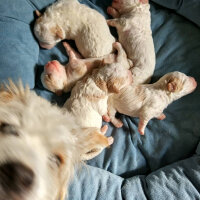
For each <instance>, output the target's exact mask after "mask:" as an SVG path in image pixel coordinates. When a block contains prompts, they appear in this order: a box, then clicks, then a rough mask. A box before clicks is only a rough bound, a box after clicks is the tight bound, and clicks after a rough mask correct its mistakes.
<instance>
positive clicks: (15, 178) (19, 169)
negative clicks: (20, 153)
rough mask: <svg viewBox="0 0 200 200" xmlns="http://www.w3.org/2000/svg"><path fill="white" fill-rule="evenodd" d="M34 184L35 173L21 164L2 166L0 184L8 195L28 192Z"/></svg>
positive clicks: (8, 163)
mask: <svg viewBox="0 0 200 200" xmlns="http://www.w3.org/2000/svg"><path fill="white" fill-rule="evenodd" d="M33 182H34V172H33V171H32V170H31V169H30V168H29V167H27V166H25V165H24V164H22V163H20V162H7V163H4V164H2V165H0V184H1V187H2V188H3V190H4V191H5V192H7V193H15V194H21V193H24V192H27V190H29V189H30V188H31V186H32V185H33Z"/></svg>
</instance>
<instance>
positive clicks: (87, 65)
mask: <svg viewBox="0 0 200 200" xmlns="http://www.w3.org/2000/svg"><path fill="white" fill-rule="evenodd" d="M63 45H64V47H65V49H66V52H67V55H68V56H69V62H68V63H67V64H66V65H65V66H64V65H62V64H60V62H59V61H57V60H53V61H50V62H48V63H47V64H46V65H45V66H44V72H43V73H42V75H41V81H42V84H43V86H44V87H45V88H46V89H48V90H50V91H52V92H54V93H56V94H58V95H60V94H61V93H62V92H69V91H70V90H71V89H72V87H73V86H74V85H75V83H76V82H77V81H78V80H80V79H81V78H82V77H83V76H84V75H85V74H87V73H89V72H90V71H91V70H92V69H93V68H96V67H99V66H100V65H101V63H102V61H103V60H104V62H106V63H112V62H114V60H115V55H114V54H108V55H106V56H103V57H100V58H85V59H83V58H82V56H81V55H80V54H79V53H78V52H76V51H75V50H74V49H73V48H72V47H71V46H70V45H69V44H68V43H67V42H63Z"/></svg>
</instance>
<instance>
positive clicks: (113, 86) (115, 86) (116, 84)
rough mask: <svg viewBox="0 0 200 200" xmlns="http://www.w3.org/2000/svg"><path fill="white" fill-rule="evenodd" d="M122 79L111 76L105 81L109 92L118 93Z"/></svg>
mask: <svg viewBox="0 0 200 200" xmlns="http://www.w3.org/2000/svg"><path fill="white" fill-rule="evenodd" d="M122 81H123V80H122V79H119V78H111V79H109V80H108V82H107V88H108V92H109V93H119V91H120V89H121V86H122Z"/></svg>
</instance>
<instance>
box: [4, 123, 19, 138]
mask: <svg viewBox="0 0 200 200" xmlns="http://www.w3.org/2000/svg"><path fill="white" fill-rule="evenodd" d="M0 134H3V135H13V136H19V133H18V131H17V129H16V127H15V126H14V125H11V124H8V123H5V122H1V123H0Z"/></svg>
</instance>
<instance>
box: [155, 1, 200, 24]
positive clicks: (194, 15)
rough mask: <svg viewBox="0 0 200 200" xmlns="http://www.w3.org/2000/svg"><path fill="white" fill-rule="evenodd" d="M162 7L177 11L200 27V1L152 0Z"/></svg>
mask: <svg viewBox="0 0 200 200" xmlns="http://www.w3.org/2000/svg"><path fill="white" fill-rule="evenodd" d="M152 1H153V2H155V3H158V4H160V5H162V6H165V7H167V8H170V9H173V10H175V11H176V12H177V13H179V14H180V15H183V16H184V17H186V18H188V19H189V20H191V21H192V22H194V23H196V24H197V25H198V26H200V0H167V1H166V0H152Z"/></svg>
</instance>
